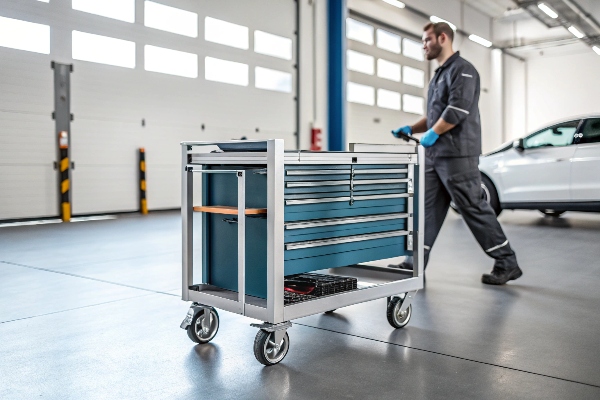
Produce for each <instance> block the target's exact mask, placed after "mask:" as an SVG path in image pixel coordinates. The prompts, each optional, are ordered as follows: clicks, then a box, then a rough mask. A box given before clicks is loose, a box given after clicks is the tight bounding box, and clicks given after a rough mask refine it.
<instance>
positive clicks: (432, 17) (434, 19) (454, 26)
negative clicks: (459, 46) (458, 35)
mask: <svg viewBox="0 0 600 400" xmlns="http://www.w3.org/2000/svg"><path fill="white" fill-rule="evenodd" d="M429 20H430V21H431V22H433V23H434V24H437V23H438V22H445V23H447V24H448V25H450V28H452V30H453V31H456V25H454V24H453V23H452V22H450V21H446V20H445V19H442V18H440V17H436V16H435V15H432V16H431V17H429Z"/></svg>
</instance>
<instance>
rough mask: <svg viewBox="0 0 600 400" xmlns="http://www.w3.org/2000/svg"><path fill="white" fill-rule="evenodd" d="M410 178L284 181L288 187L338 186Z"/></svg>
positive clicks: (397, 180)
mask: <svg viewBox="0 0 600 400" xmlns="http://www.w3.org/2000/svg"><path fill="white" fill-rule="evenodd" d="M409 180H410V179H361V180H353V181H351V180H339V181H313V182H286V183H285V186H286V187H288V188H299V187H318V186H339V185H350V184H354V186H356V185H377V184H393V183H407V182H408V181H409Z"/></svg>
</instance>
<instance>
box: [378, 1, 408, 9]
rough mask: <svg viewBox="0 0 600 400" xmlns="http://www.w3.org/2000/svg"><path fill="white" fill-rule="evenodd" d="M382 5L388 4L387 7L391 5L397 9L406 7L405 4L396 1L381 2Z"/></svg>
mask: <svg viewBox="0 0 600 400" xmlns="http://www.w3.org/2000/svg"><path fill="white" fill-rule="evenodd" d="M383 2H384V3H388V4H389V5H392V6H394V7H398V8H404V7H406V4H404V3H403V2H401V1H397V0H383Z"/></svg>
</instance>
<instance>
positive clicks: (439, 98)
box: [426, 51, 481, 158]
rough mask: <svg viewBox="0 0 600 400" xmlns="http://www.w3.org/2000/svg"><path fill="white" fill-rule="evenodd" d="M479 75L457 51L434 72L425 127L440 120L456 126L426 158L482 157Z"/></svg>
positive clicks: (434, 146) (439, 141)
mask: <svg viewBox="0 0 600 400" xmlns="http://www.w3.org/2000/svg"><path fill="white" fill-rule="evenodd" d="M479 90H480V84H479V73H477V70H476V69H475V67H474V66H473V65H472V64H471V63H470V62H468V61H467V60H465V59H464V58H462V57H461V56H460V53H459V52H458V51H457V52H456V53H454V54H453V55H452V56H451V57H450V58H449V59H448V60H446V62H445V63H444V65H442V66H441V67H439V68H438V69H437V70H436V71H435V75H434V77H433V79H432V80H431V82H430V83H429V91H428V96H427V127H428V128H431V127H433V125H434V124H435V123H436V122H437V121H438V119H440V118H443V119H444V121H446V122H448V123H450V124H454V125H456V126H455V127H454V128H452V129H451V130H450V131H448V132H446V133H444V134H443V135H440V138H439V139H438V140H437V142H435V144H434V145H433V146H431V147H429V148H427V149H426V155H427V156H429V157H432V158H434V157H468V156H478V155H480V154H481V120H480V118H479Z"/></svg>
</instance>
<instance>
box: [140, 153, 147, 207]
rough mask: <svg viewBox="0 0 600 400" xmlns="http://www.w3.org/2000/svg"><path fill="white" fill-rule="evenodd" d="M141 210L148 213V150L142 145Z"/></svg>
mask: <svg viewBox="0 0 600 400" xmlns="http://www.w3.org/2000/svg"><path fill="white" fill-rule="evenodd" d="M140 212H141V213H142V214H148V203H147V202H146V150H145V149H144V148H143V147H140Z"/></svg>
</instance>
